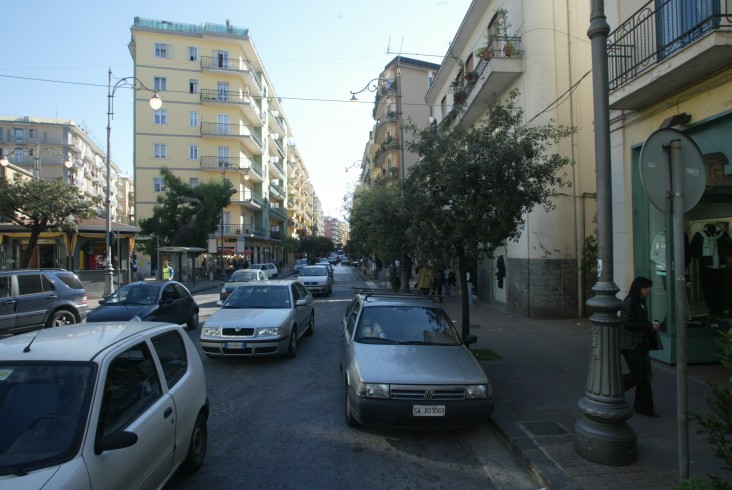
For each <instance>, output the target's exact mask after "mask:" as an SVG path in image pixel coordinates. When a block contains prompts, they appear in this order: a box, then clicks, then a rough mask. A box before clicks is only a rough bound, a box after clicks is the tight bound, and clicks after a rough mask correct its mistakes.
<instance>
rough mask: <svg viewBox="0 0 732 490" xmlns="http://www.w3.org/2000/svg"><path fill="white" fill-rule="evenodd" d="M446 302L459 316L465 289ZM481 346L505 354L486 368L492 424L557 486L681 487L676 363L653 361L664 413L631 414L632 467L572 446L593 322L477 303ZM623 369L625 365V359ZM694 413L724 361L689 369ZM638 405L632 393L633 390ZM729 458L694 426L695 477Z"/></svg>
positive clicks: (473, 312) (474, 322)
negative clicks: (591, 457) (599, 460)
mask: <svg viewBox="0 0 732 490" xmlns="http://www.w3.org/2000/svg"><path fill="white" fill-rule="evenodd" d="M444 306H445V309H446V310H447V312H448V314H449V315H450V317H451V318H452V319H453V320H456V321H457V322H458V323H459V322H460V320H461V318H462V316H461V305H460V298H459V296H454V295H453V296H452V297H451V298H445V304H444ZM470 324H471V333H473V334H476V335H477V336H478V342H477V344H475V345H474V346H472V347H474V348H488V349H491V350H492V351H494V352H495V353H497V354H498V355H500V356H501V359H500V360H495V361H485V362H483V363H482V364H483V367H484V369H485V370H486V372H487V373H488V377H489V379H490V380H491V382H492V384H493V396H494V398H495V404H496V405H495V411H494V414H493V423H494V425H495V426H496V427H497V429H498V430H499V432H500V433H501V434H502V437H503V438H504V441H505V442H506V443H507V445H508V446H509V448H510V449H511V450H512V451H513V452H514V454H515V455H516V456H517V457H518V458H519V459H520V460H521V461H523V462H524V464H525V465H526V466H527V467H528V468H529V469H530V470H531V471H532V472H534V473H535V475H536V476H537V477H538V478H539V481H540V482H541V483H542V484H543V485H545V486H546V487H547V488H552V489H610V488H612V489H618V488H644V489H651V488H657V489H664V490H668V489H670V488H673V487H675V486H677V485H678V484H679V481H678V475H679V471H678V452H677V421H676V369H675V368H674V367H672V366H668V365H666V364H664V363H661V362H657V361H653V375H654V379H653V392H654V400H655V406H656V411H657V412H658V413H659V414H660V415H661V416H660V417H659V418H650V417H644V416H641V415H637V414H636V415H633V417H631V418H630V419H629V420H628V421H627V423H628V425H629V426H630V427H632V428H633V430H634V431H635V433H636V438H637V443H636V451H637V461H636V463H634V464H632V465H629V466H604V465H600V464H596V463H593V462H590V461H588V460H586V459H583V458H581V457H580V456H579V455H577V453H576V452H575V450H574V424H575V421H576V420H577V419H578V417H579V413H580V412H579V409H578V408H577V402H578V401H579V400H580V399H581V398H582V397H583V396H584V390H585V386H586V381H587V373H588V368H589V361H590V357H589V355H590V331H591V323H590V321H589V320H588V319H573V320H534V319H529V318H526V317H524V316H521V315H517V314H513V313H510V312H508V311H507V310H506V309H505V306H504V305H503V304H499V303H485V302H481V301H479V302H477V303H476V304H475V305H473V306H470ZM623 368H625V364H624V361H623ZM687 371H688V373H687V374H688V376H687V377H688V411H689V413H692V412H702V411H705V412H708V409H707V405H706V402H705V401H704V395H705V394H707V393H708V392H709V389H708V387H707V386H706V384H705V381H706V380H707V379H713V380H715V381H717V382H725V381H726V380H727V377H728V374H727V373H726V370H725V369H724V368H723V367H721V366H720V365H710V366H689V367H688V369H687ZM626 403H627V404H628V405H629V406H630V407H632V405H633V391H630V392H628V393H627V395H626ZM722 464H723V463H722V460H720V459H718V458H716V457H715V456H714V451H713V448H712V446H711V445H709V444H707V443H706V442H704V440H703V438H702V436H700V435H697V434H696V426H695V424H693V423H692V422H690V423H689V474H690V476H694V477H698V478H700V479H704V480H706V479H708V478H707V476H706V475H708V474H717V475H720V476H723V477H724V478H726V479H727V480H730V481H732V472H725V471H723V470H722Z"/></svg>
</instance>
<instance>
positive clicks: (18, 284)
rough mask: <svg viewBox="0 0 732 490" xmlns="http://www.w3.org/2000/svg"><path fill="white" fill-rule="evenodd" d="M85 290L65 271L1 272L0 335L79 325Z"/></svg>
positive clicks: (85, 300)
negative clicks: (71, 324)
mask: <svg viewBox="0 0 732 490" xmlns="http://www.w3.org/2000/svg"><path fill="white" fill-rule="evenodd" d="M88 312H89V306H88V304H87V294H86V289H84V286H83V285H82V283H81V281H80V280H79V277H78V276H77V275H76V274H74V273H73V272H70V271H67V270H64V269H3V270H0V335H3V334H8V333H11V334H15V333H19V332H23V331H27V330H36V329H38V328H44V327H57V326H59V325H67V324H69V323H80V322H81V321H82V320H83V319H84V318H85V317H86V314H87V313H88Z"/></svg>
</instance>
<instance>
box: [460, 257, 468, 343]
mask: <svg viewBox="0 0 732 490" xmlns="http://www.w3.org/2000/svg"><path fill="white" fill-rule="evenodd" d="M457 251H458V272H459V274H460V279H459V280H460V304H461V305H462V313H463V318H462V334H463V338H465V336H466V335H470V305H469V304H468V303H469V301H468V300H469V298H468V278H467V270H466V269H467V260H466V258H465V249H464V248H463V247H457Z"/></svg>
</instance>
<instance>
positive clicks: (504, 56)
mask: <svg viewBox="0 0 732 490" xmlns="http://www.w3.org/2000/svg"><path fill="white" fill-rule="evenodd" d="M509 44H510V47H509ZM486 49H487V51H488V52H489V53H490V55H489V56H488V55H486V58H487V59H486V58H479V60H478V64H477V65H476V67H475V70H473V72H472V75H468V76H466V78H465V85H464V87H463V88H462V89H461V90H460V92H459V93H456V94H454V95H455V96H457V97H455V105H459V104H462V105H463V107H465V110H464V111H463V112H461V113H459V114H458V115H457V121H458V123H459V124H462V125H465V126H471V125H473V124H474V123H475V122H476V121H477V120H478V119H479V118H480V117H481V116H482V115H483V114H484V113H485V111H486V106H485V101H486V100H488V99H490V98H492V97H493V95H494V94H499V95H500V94H502V93H503V92H505V90H506V89H507V88H508V86H509V85H511V84H512V83H513V82H514V80H516V79H517V78H518V77H520V76H521V75H522V74H523V72H524V52H523V49H522V45H521V38H520V37H508V38H504V37H499V36H492V37H491V39H490V40H489V42H488V45H487V46H486Z"/></svg>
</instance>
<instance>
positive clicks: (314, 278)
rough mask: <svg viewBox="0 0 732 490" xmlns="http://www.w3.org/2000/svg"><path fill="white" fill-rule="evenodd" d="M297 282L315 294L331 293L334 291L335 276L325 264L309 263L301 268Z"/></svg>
mask: <svg viewBox="0 0 732 490" xmlns="http://www.w3.org/2000/svg"><path fill="white" fill-rule="evenodd" d="M297 282H299V283H300V284H302V285H303V286H305V289H307V290H308V291H310V292H311V293H313V294H330V293H332V292H333V277H331V275H330V273H329V272H328V269H327V267H325V266H323V265H308V266H306V267H303V268H302V269H301V270H300V273H299V274H298V275H297Z"/></svg>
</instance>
